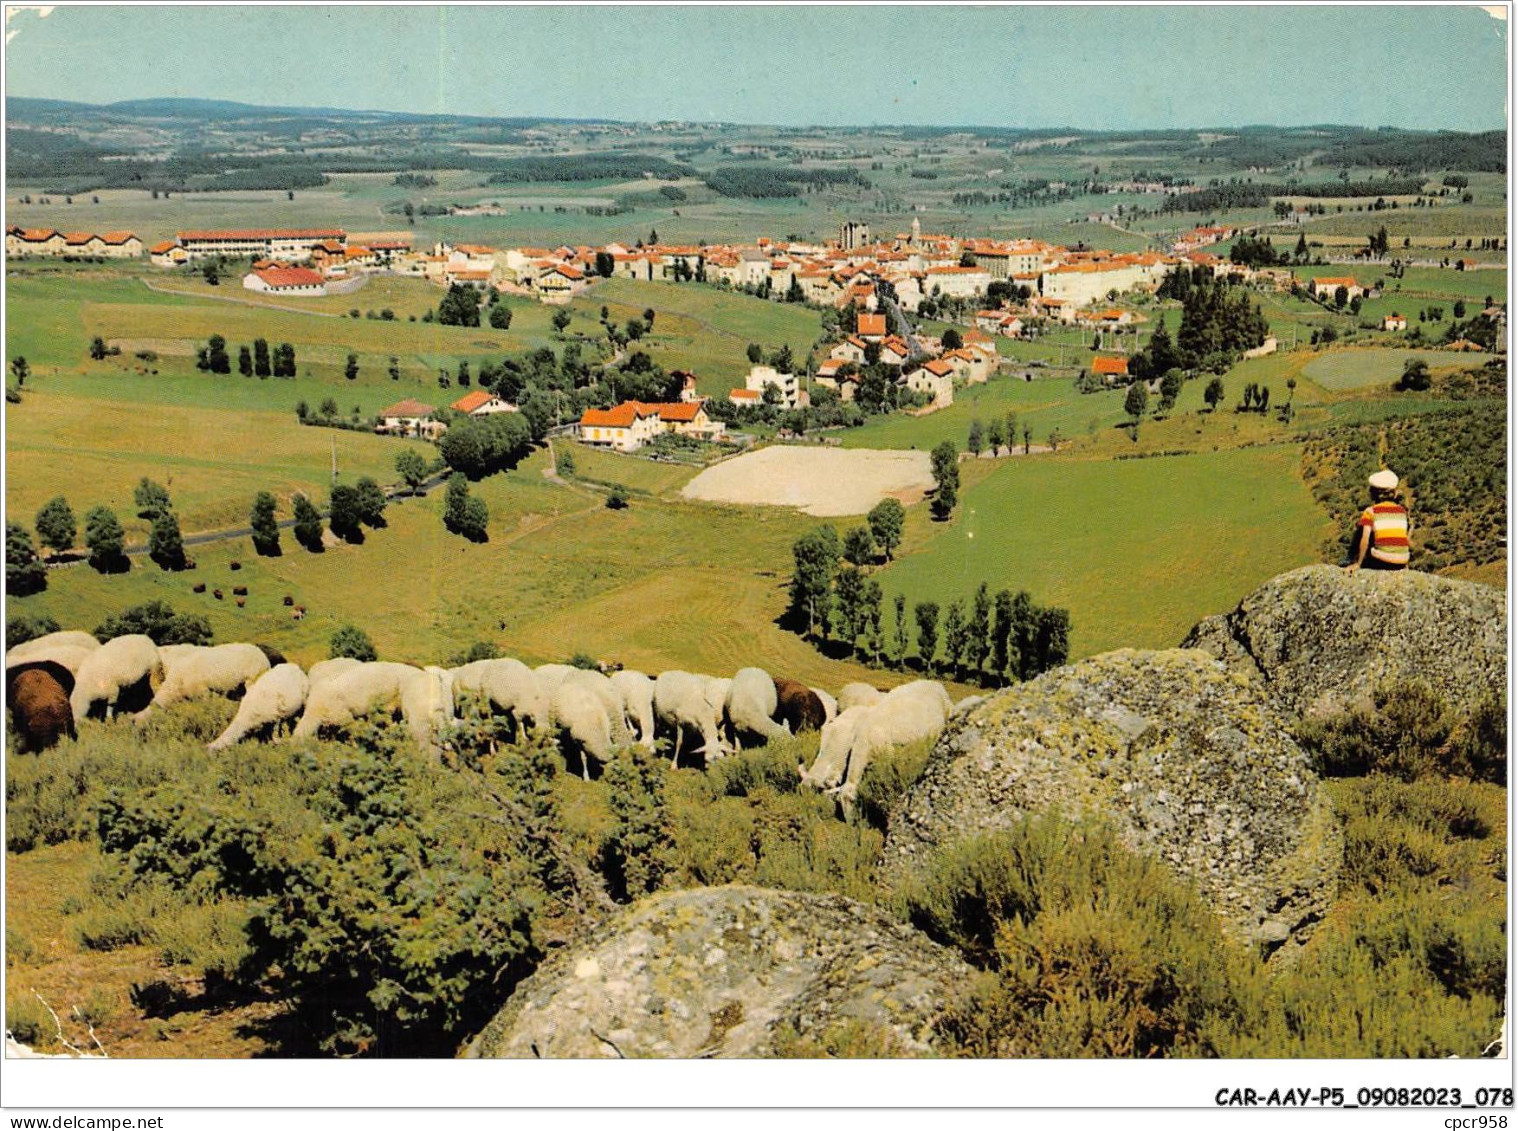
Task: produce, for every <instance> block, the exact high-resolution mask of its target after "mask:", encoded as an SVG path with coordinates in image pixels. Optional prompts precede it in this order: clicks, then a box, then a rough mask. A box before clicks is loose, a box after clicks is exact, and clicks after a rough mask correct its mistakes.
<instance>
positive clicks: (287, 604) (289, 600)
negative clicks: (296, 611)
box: [285, 593, 295, 609]
mask: <svg viewBox="0 0 1518 1131" xmlns="http://www.w3.org/2000/svg"><path fill="white" fill-rule="evenodd" d="M293 604H295V598H294V597H292V596H290V594H288V593H286V594H285V608H287V609H288V608H289V607H290V606H291V605H293Z"/></svg>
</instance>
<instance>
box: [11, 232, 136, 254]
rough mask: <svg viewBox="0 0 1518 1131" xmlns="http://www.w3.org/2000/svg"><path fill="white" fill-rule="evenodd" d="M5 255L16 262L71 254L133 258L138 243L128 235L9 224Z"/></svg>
mask: <svg viewBox="0 0 1518 1131" xmlns="http://www.w3.org/2000/svg"><path fill="white" fill-rule="evenodd" d="M5 254H6V255H7V256H11V257H13V258H17V259H25V258H29V257H32V256H58V257H62V256H75V255H78V256H90V257H92V258H102V259H133V258H136V257H137V256H139V255H141V254H142V240H140V239H138V238H137V236H136V235H134V234H133V233H132V232H104V233H100V234H97V233H95V232H60V231H57V230H55V229H53V228H23V227H20V226H19V225H12V226H11V227H8V228H6V229H5Z"/></svg>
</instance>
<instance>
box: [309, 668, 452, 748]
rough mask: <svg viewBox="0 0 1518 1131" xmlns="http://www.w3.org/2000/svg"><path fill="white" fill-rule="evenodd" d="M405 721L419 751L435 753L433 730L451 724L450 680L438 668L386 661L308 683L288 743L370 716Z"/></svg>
mask: <svg viewBox="0 0 1518 1131" xmlns="http://www.w3.org/2000/svg"><path fill="white" fill-rule="evenodd" d="M377 711H378V712H384V713H387V714H389V715H390V716H391V717H392V718H393V717H396V716H399V717H400V718H402V719H404V720H405V722H406V726H407V728H408V729H409V730H410V732H411V735H412V737H413V738H415V739H416V741H417V744H418V745H419V746H421V747H422V749H424V750H427V751H429V752H432V753H435V752H436V751H437V745H436V735H437V731H438V730H439V729H440V728H442V727H444V726H446V725H447V724H448V723H451V722H452V720H453V676H451V675H450V674H449V673H448V672H446V671H444V670H443V669H442V668H426V669H422V668H414V667H412V666H411V665H410V664H395V663H388V662H385V661H375V662H373V663H360V664H359V665H358V666H357V667H355V668H351V669H349V670H348V671H345V672H342V673H340V674H338V675H336V676H333V677H331V678H327V679H323V680H321V681H320V682H315V681H313V682H312V684H311V690H310V692H309V694H308V695H307V696H306V709H305V711H304V712H303V713H302V714H301V717H300V722H299V723H297V724H296V726H295V730H294V731H293V732H292V733H291V736H290V737H291V738H293V739H297V740H298V739H302V738H314V737H316V736H318V735H319V734H320V732H321V731H322V730H323V729H324V728H328V727H331V728H334V729H339V730H340V729H343V728H345V727H349V726H352V725H353V723H354V722H355V721H356V720H358V719H360V718H362V717H364V716H365V715H370V714H373V713H375V712H377Z"/></svg>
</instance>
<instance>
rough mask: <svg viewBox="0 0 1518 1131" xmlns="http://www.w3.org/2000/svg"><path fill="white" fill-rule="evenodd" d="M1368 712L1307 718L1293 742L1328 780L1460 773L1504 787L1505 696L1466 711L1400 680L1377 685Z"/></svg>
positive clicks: (1419, 685)
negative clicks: (1324, 717)
mask: <svg viewBox="0 0 1518 1131" xmlns="http://www.w3.org/2000/svg"><path fill="white" fill-rule="evenodd" d="M1372 701H1373V702H1372V706H1370V707H1364V706H1357V707H1355V708H1353V709H1351V710H1349V711H1346V712H1343V713H1341V714H1339V715H1335V716H1331V717H1329V718H1326V719H1313V720H1306V721H1304V722H1302V723H1301V724H1300V725H1299V726H1298V730H1297V738H1298V740H1299V741H1300V742H1301V744H1302V746H1303V747H1304V748H1305V749H1306V750H1307V751H1308V752H1309V753H1310V754H1312V755H1313V757H1314V761H1315V762H1316V764H1317V768H1318V771H1319V772H1320V773H1322V774H1324V775H1326V776H1328V777H1345V776H1350V775H1362V774H1369V773H1376V772H1379V773H1387V774H1392V775H1395V776H1396V777H1399V778H1401V779H1402V780H1403V781H1414V780H1416V779H1418V778H1421V777H1428V776H1430V775H1436V774H1439V775H1442V774H1457V775H1459V776H1461V777H1468V778H1473V779H1476V780H1481V781H1493V782H1498V783H1505V782H1506V781H1507V712H1506V697H1505V696H1500V697H1499V696H1492V697H1489V698H1487V699H1486V700H1484V701H1483V702H1482V703H1481V704H1479V705H1478V706H1477V708H1476V709H1475V710H1474V711H1472V712H1469V713H1465V712H1461V711H1459V710H1457V709H1456V708H1454V707H1452V706H1450V705H1449V704H1448V703H1446V702H1445V700H1444V699H1443V697H1442V696H1440V695H1439V694H1438V693H1437V692H1436V691H1434V690H1433V689H1431V688H1430V687H1428V686H1427V685H1426V684H1423V683H1420V682H1416V681H1411V680H1403V681H1398V682H1396V683H1389V684H1384V685H1382V686H1381V687H1378V688H1377V689H1376V691H1375V693H1374V695H1373V697H1372Z"/></svg>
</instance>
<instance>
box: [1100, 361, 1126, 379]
mask: <svg viewBox="0 0 1518 1131" xmlns="http://www.w3.org/2000/svg"><path fill="white" fill-rule="evenodd" d="M1091 372H1093V373H1096V374H1099V375H1111V376H1115V377H1126V376H1127V375H1128V359H1127V358H1126V357H1095V358H1092V359H1091Z"/></svg>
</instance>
